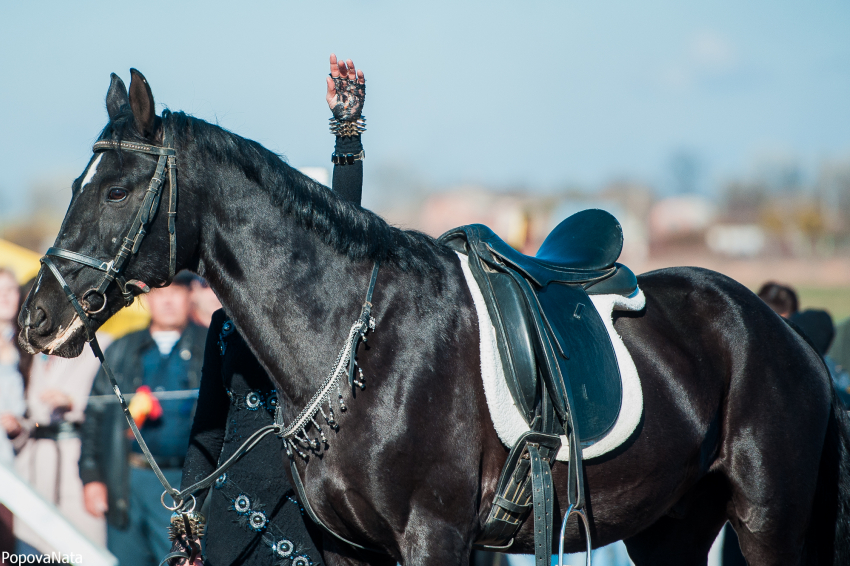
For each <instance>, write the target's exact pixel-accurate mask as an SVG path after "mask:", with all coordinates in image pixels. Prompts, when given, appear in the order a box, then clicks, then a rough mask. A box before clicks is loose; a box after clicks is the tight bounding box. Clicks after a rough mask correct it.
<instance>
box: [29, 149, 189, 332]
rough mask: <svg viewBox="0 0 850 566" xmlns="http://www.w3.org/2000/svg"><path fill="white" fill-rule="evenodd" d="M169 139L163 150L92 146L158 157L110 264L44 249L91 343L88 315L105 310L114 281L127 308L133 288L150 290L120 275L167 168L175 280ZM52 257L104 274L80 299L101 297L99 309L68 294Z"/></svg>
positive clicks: (154, 206)
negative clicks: (140, 200)
mask: <svg viewBox="0 0 850 566" xmlns="http://www.w3.org/2000/svg"><path fill="white" fill-rule="evenodd" d="M170 138H171V136H170V135H169V134H168V132H166V133H165V134H164V135H163V145H162V147H160V146H155V145H148V144H143V143H137V142H126V141H116V140H100V141H97V142H95V144H94V146H93V147H92V150H93V151H94V152H95V153H98V152H101V151H107V150H110V149H120V150H123V151H131V152H134V153H144V154H147V155H156V156H159V159H158V160H157V163H156V171H154V174H153V178H151V180H150V183H148V190H147V191H146V192H145V196H144V198H143V200H142V204H141V205H140V206H139V210H138V211H137V212H136V216H135V217H134V219H133V222H132V224H130V229H129V230H128V231H127V235H126V236H124V239H123V241H122V242H121V247H120V248H119V250H118V253H116V254H115V257H113V258H112V259H111V260H110V261H103V260H100V259H97V258H94V257H90V256H87V255H83V254H81V253H78V252H73V251H71V250H65V249H62V248H50V249H48V250H47V253H46V254H45V255H44V257H42V258H41V263H43V264H44V265H46V266H47V267H48V268H50V271H51V272H52V273H53V275H54V276H55V277H56V279H57V281H59V284H60V285H61V286H62V290H63V291H64V292H65V295H66V296H67V297H68V301H70V303H71V305H73V307H74V310H76V311H77V314H78V315H79V317H80V319H81V321H82V322H83V324H84V325H85V327H86V332H87V334H88V338H89V341H91V339H92V337H93V336H94V334H93V333H92V331H91V328H90V326H91V319H90V318H89V315H91V314H97V313H99V312H101V311H102V310H103V309H105V308H106V290H107V288H108V287H109V285H110V284H111V283H112V282H113V281H115V283H117V284H118V288H119V289H120V290H121V294H122V295H123V296H124V302H125V303H126V305H127V306H130V305H131V304H132V303H133V299H134V297H135V295H134V293H133V292H132V290H131V288H132V287H135V288H137V289H138V290H139V291H141V292H142V293H146V292H148V291H149V290H150V289H149V287H148V286H147V285H146V284H145V283H143V282H142V281H138V280H135V279H131V280H130V281H127V280H126V279H125V278H124V277H123V276H122V273H123V271H124V268H125V267H126V265H127V260H128V259H129V258H130V256H131V255H135V254H136V253H138V251H139V247H140V246H141V245H142V240H144V238H145V235H147V230H148V226H149V224H150V222H151V220H152V219H153V217H154V216H155V215H156V212H157V210H158V209H159V201H160V197H161V196H162V188H163V180H164V175H165V168H166V165H167V166H168V180H169V185H168V188H169V190H168V235H169V248H170V258H169V267H168V280H167V282H166V283H170V282H171V279H172V278H173V277H174V272H175V271H176V268H177V227H176V217H177V152H176V151H175V150H174V149H172V148H171V147H169V146H170V145H171V143H170V142H171V139H170ZM54 257H57V258H61V259H67V260H70V261H73V262H76V263H79V264H82V265H85V266H86V267H91V268H93V269H97V270H98V271H102V272H103V278H102V279H101V280H100V283H99V284H98V285H97V286H96V287H93V288H91V289H89V290H88V291H86V292H85V294H84V295H83V296H82V297H81V298H82V299H83V300H84V301H85V300H86V297H88V296H89V295H92V294H96V295H100V296H101V297H102V298H103V304H102V305H101V306H100V308H98V309H97V310H94V311H93V310H91V309H90V308H86V307H84V306H83V305H82V304H81V303H80V301H79V299H78V298H77V296H76V295H75V294H74V293H73V292H72V291H71V288H70V287H69V286H68V283H67V282H66V281H65V278H64V277H62V274H61V273H60V272H59V269H58V268H57V267H56V264H55V263H54V262H53V260H52V259H51V258H54ZM86 302H87V301H86Z"/></svg>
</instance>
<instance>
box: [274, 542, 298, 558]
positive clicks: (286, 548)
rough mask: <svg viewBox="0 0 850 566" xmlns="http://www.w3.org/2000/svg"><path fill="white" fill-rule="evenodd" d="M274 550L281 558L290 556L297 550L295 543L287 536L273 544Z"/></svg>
mask: <svg viewBox="0 0 850 566" xmlns="http://www.w3.org/2000/svg"><path fill="white" fill-rule="evenodd" d="M272 551H274V553H275V554H277V555H278V556H280V557H281V558H289V557H290V556H292V553H293V552H295V545H294V544H292V543H291V542H290V541H288V540H286V539H285V538H282V539H280V540H279V541H277V542H276V543H274V545H272Z"/></svg>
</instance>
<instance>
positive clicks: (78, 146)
mask: <svg viewBox="0 0 850 566" xmlns="http://www.w3.org/2000/svg"><path fill="white" fill-rule="evenodd" d="M848 24H850V4H849V3H847V2H838V1H823V2H817V3H811V2H810V3H791V2H785V1H771V2H768V1H763V0H757V1H750V2H746V3H742V2H731V1H717V2H710V3H705V2H703V3H694V2H691V3H687V5H686V3H683V2H672V1H663V2H662V1H643V2H627V1H611V2H574V1H564V0H559V1H553V2H524V3H517V2H493V1H491V2H465V3H459V2H419V3H401V2H377V1H365V2H357V3H352V2H346V3H339V4H332V3H327V2H322V3H317V2H311V3H306V2H299V3H294V2H281V1H276V2H251V3H235V2H221V1H217V0H207V1H205V2H191V1H187V2H179V3H178V2H159V1H149V2H145V3H117V2H74V3H68V2H46V3H32V2H17V3H12V2H5V3H3V5H2V7H0V53H2V55H0V102H2V104H0V126H2V132H3V135H2V137H1V138H0V171H2V175H0V207H3V208H4V209H5V214H3V213H0V216H2V215H7V216H8V214H9V213H12V212H13V211H14V210H15V209H17V208H18V207H20V206H21V203H22V202H23V201H24V199H25V198H26V195H25V191H26V188H27V187H28V186H29V185H30V184H31V183H32V182H34V181H37V180H39V179H42V180H43V179H57V178H58V179H65V178H66V181H64V184H62V186H61V187H59V188H58V189H57V190H60V191H67V189H68V187H69V186H70V182H71V180H72V178H73V177H74V176H76V175H77V174H79V173H80V172H81V171H82V169H83V167H84V166H85V164H86V162H87V160H88V158H89V156H90V144H91V142H92V140H93V139H94V137H95V136H96V134H97V133H98V131H99V130H100V129H101V128H102V127H103V125H104V124H105V122H106V112H105V109H104V103H103V97H104V95H105V93H106V89H107V86H108V84H109V73H110V72H113V71H114V72H116V73H118V74H119V75H120V76H121V77H122V78H124V80H125V81H126V82H127V83H128V84H129V68H130V67H136V68H138V69H139V70H141V71H142V72H143V73H144V74H145V75H146V77H147V78H148V80H149V82H150V84H151V86H152V88H153V92H154V96H155V98H156V100H157V103H158V105H160V107H162V106H164V105H167V106H168V107H170V108H172V109H175V110H184V111H187V112H189V113H191V114H194V115H196V116H198V117H201V118H204V119H207V120H211V121H215V122H218V123H219V124H221V125H222V126H224V127H226V128H228V129H230V130H232V131H235V132H237V133H239V134H241V135H243V136H245V137H249V138H252V139H255V140H257V141H259V142H261V143H263V144H264V145H266V146H267V147H269V148H271V149H273V150H275V151H278V152H280V153H282V154H284V155H285V156H286V157H287V158H288V160H289V161H290V163H292V164H293V165H296V166H312V165H327V162H328V161H329V155H330V153H331V151H332V145H333V138H332V136H331V135H330V134H328V132H327V118H328V117H329V111H328V109H327V106H326V103H325V101H324V88H325V87H324V75H325V74H326V73H327V57H328V54H329V53H330V52H331V51H335V52H336V53H337V54H339V55H341V56H343V57H346V58H347V57H352V58H354V60H355V62H356V63H357V66H358V67H360V68H362V69H364V70H365V72H366V77H367V83H368V89H367V102H366V107H365V112H364V113H365V114H366V116H367V117H368V122H369V130H368V132H367V133H366V134H365V136H364V143H365V145H366V151H367V160H366V200H367V202H368V197H369V184H370V181H371V180H372V179H374V178H376V177H377V176H378V175H380V172H381V170H382V169H386V168H387V167H403V168H407V170H409V171H411V175H416V176H419V177H422V178H424V179H426V180H428V181H429V182H430V183H432V184H434V185H441V186H449V185H454V184H459V183H482V184H486V185H488V186H493V187H511V186H526V187H529V188H531V189H537V190H552V189H557V188H560V187H564V186H568V185H579V186H582V187H585V188H588V189H591V190H592V189H594V188H598V187H600V186H602V185H604V184H605V183H606V182H609V181H611V180H613V179H622V178H630V179H637V180H641V181H643V182H647V183H650V184H653V185H656V186H658V187H659V188H661V189H662V190H663V189H664V186H665V183H668V182H669V170H670V160H671V156H672V155H673V154H675V153H676V152H678V151H682V150H685V151H688V152H690V153H692V154H694V155H695V156H697V157H698V159H699V163H700V171H701V172H702V174H703V175H702V178H703V184H704V186H705V187H708V188H711V187H714V186H717V185H718V184H719V183H720V182H721V181H722V180H723V179H725V178H729V177H732V176H737V175H742V174H744V173H746V171H747V170H748V168H749V167H752V164H753V163H754V162H756V161H757V160H758V159H760V158H761V157H762V156H765V155H775V154H782V155H790V156H795V157H797V158H799V159H800V160H801V162H802V163H803V164H804V165H806V166H808V167H809V168H814V166H815V165H816V164H817V163H818V162H819V161H820V160H821V159H824V158H837V157H840V156H846V155H848V154H850V33H848V29H850V26H849V25H848Z"/></svg>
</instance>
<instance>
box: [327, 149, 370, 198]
mask: <svg viewBox="0 0 850 566" xmlns="http://www.w3.org/2000/svg"><path fill="white" fill-rule="evenodd" d="M361 151H363V144H362V143H361V141H360V136H346V137H337V138H336V146H335V147H334V152H335V153H360V152H361ZM333 190H334V192H335V193H337V194H338V195H339V196H341V197H342V198H344V199H346V200H348V201H351V202H353V203H354V204H360V198H361V197H362V195H363V160H357V161H355V162H354V164H353V165H334V178H333Z"/></svg>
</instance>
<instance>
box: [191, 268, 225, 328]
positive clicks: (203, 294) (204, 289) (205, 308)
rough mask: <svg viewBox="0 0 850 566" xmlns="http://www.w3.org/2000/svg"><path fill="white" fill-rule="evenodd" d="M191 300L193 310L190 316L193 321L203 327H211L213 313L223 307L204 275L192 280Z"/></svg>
mask: <svg viewBox="0 0 850 566" xmlns="http://www.w3.org/2000/svg"><path fill="white" fill-rule="evenodd" d="M191 301H192V310H191V314H190V315H189V316H190V317H191V318H192V322H194V323H195V324H197V325H198V326H202V327H203V328H209V327H210V321H212V315H213V313H214V312H215V311H217V310H218V309H220V308H221V302H220V301H219V300H218V297H217V296H216V295H215V291H213V290H212V288H211V287H210V286H209V284H208V283H207V282H206V280H205V279H203V278H202V277H196V278H195V280H194V281H192V299H191Z"/></svg>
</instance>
